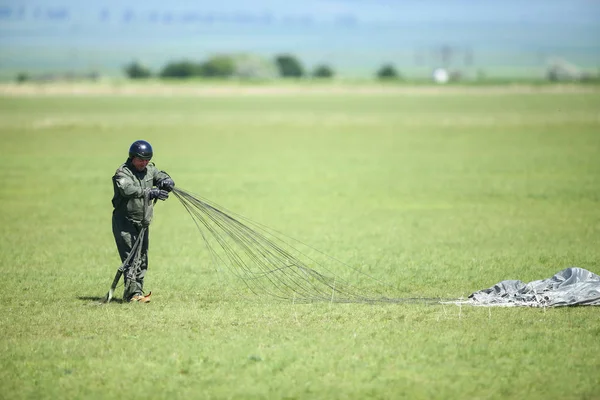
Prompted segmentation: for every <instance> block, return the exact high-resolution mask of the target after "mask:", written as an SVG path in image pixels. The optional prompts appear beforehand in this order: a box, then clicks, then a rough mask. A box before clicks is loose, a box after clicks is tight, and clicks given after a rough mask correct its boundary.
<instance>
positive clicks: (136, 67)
mask: <svg viewBox="0 0 600 400" xmlns="http://www.w3.org/2000/svg"><path fill="white" fill-rule="evenodd" d="M124 70H125V74H126V75H127V77H128V78H130V79H144V78H149V77H150V76H152V73H151V72H150V69H148V68H146V67H144V66H143V65H142V64H140V63H139V62H137V61H133V62H132V63H130V64H128V65H126V66H125V68H124Z"/></svg>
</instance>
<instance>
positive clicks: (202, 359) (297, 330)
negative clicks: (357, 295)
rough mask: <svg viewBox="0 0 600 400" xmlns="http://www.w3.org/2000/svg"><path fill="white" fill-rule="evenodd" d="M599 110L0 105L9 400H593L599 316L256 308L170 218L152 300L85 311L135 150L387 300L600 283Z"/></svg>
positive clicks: (396, 102)
mask: <svg viewBox="0 0 600 400" xmlns="http://www.w3.org/2000/svg"><path fill="white" fill-rule="evenodd" d="M599 110H600V93H598V92H596V93H562V94H560V93H552V94H548V93H537V94H536V93H531V94H511V93H510V92H507V93H496V94H494V95H489V94H485V93H479V94H477V93H470V94H460V93H458V92H456V91H455V92H453V93H452V94H441V95H431V94H429V95H427V94H422V95H420V94H418V93H413V94H402V93H397V94H380V95H376V94H371V95H362V96H361V95H351V94H347V95H326V94H312V95H311V94H303V95H302V96H297V97H294V96H290V95H282V96H277V95H273V94H272V95H264V96H259V95H253V96H233V95H229V96H226V95H224V96H218V97H210V96H206V97H192V96H177V95H175V96H154V97H151V96H148V97H142V96H80V97H68V96H56V97H51V96H44V97H37V98H36V97H25V96H24V97H18V96H15V97H3V98H0V139H1V145H0V160H1V161H2V166H3V176H2V185H0V201H1V204H2V212H0V274H1V275H0V276H1V278H2V284H3V288H2V294H0V321H1V322H0V337H1V339H0V367H1V368H0V393H1V395H0V397H1V398H6V399H19V398H35V399H39V398H170V399H173V398H182V399H187V398H311V399H312V398H323V399H330V398H356V399H364V398H386V399H392V398H411V399H419V398H439V399H449V398H528V399H549V398H557V399H559V398H560V399H598V398H600V356H598V354H600V328H599V325H598V309H597V308H594V307H589V308H586V307H579V308H563V309H548V310H542V309H497V308H494V309H485V308H472V307H466V306H463V307H462V308H459V307H456V306H453V305H452V306H449V305H445V306H442V305H436V306H429V305H419V304H416V305H415V304H413V305H411V304H405V305H390V304H382V305H379V304H378V305H364V304H335V303H334V304H329V303H317V304H294V303H285V302H277V301H274V300H272V301H264V300H259V299H256V298H253V297H252V296H250V295H248V294H246V293H245V292H243V290H242V286H241V285H240V284H239V283H237V282H235V280H234V279H232V277H230V276H227V275H225V276H222V274H220V273H217V272H215V268H214V266H213V265H211V264H210V262H209V257H208V255H207V254H206V251H205V249H204V247H203V245H202V242H201V237H200V235H199V234H198V232H197V231H196V230H195V227H194V226H193V224H192V222H191V220H190V219H189V217H187V214H185V211H184V210H183V208H182V207H181V206H180V205H179V204H178V203H177V201H176V200H175V199H170V200H169V201H167V202H165V203H161V204H159V205H158V206H157V208H156V212H155V222H154V223H153V225H152V229H151V236H150V241H151V245H150V270H149V273H148V276H147V280H146V288H147V289H149V290H152V292H153V302H152V303H150V304H148V305H141V304H120V303H118V302H116V303H111V304H110V305H108V306H98V305H96V303H95V301H94V300H93V299H94V298H97V297H100V296H102V295H104V293H105V292H106V290H107V289H108V286H109V285H110V282H111V280H112V277H113V274H114V272H115V269H116V268H117V266H118V265H119V260H118V256H117V252H116V249H115V246H114V242H113V238H112V234H111V228H110V213H111V205H110V198H111V195H112V186H111V181H110V177H111V176H112V174H113V172H114V170H115V169H116V168H117V167H118V165H119V164H120V163H121V162H123V161H124V159H125V157H126V152H127V149H128V146H129V144H130V143H131V142H132V141H134V140H136V139H139V138H144V139H146V140H149V141H150V142H151V143H152V144H153V146H154V149H155V162H156V164H157V165H158V166H159V167H160V168H163V169H165V170H167V171H168V172H169V173H170V174H171V175H172V176H173V177H174V179H175V181H176V182H177V185H178V186H180V187H183V188H186V189H188V190H191V191H193V192H195V193H198V194H201V195H202V196H204V197H207V198H209V199H211V200H213V201H216V202H217V203H219V204H221V205H223V206H225V207H226V208H228V209H230V210H234V211H236V212H237V213H240V214H242V215H245V216H247V217H249V218H251V219H253V220H255V221H259V222H261V223H264V224H266V225H267V226H270V227H272V228H275V229H277V230H279V231H281V232H284V233H286V234H288V235H290V236H292V237H295V238H297V239H300V240H302V241H303V242H305V243H307V244H310V245H312V246H314V247H317V248H319V249H320V250H322V251H324V252H325V253H327V254H330V255H332V256H334V257H336V258H338V259H341V260H344V261H346V262H347V263H349V264H350V265H351V266H353V267H356V268H359V269H360V270H361V271H364V272H367V273H369V274H370V275H372V276H373V277H375V278H377V279H380V280H384V281H385V282H387V283H389V284H391V285H392V286H393V287H394V288H395V289H394V295H396V296H397V297H415V296H422V297H451V298H458V297H461V296H467V295H468V294H470V293H472V292H474V291H476V290H479V289H482V288H486V287H489V286H491V285H493V284H494V283H496V282H498V281H500V280H504V279H521V280H523V281H530V280H534V279H541V278H546V277H549V276H551V275H552V274H554V273H555V272H557V271H559V270H561V269H563V268H566V267H569V266H579V267H583V268H587V269H589V270H591V271H594V272H596V273H600V246H599V245H598V243H599V242H600V162H599V159H598V155H599V154H600V136H599V135H600V133H599V132H600V112H599ZM222 278H225V279H222ZM357 279H358V278H357ZM360 282H361V284H365V285H368V284H369V283H368V282H364V281H360ZM119 295H120V292H119Z"/></svg>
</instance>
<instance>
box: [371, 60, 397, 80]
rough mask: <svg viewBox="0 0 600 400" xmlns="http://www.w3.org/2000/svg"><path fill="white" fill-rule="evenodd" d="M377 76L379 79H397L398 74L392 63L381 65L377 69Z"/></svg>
mask: <svg viewBox="0 0 600 400" xmlns="http://www.w3.org/2000/svg"><path fill="white" fill-rule="evenodd" d="M377 78H379V79H398V78H400V74H398V71H396V68H394V66H393V65H392V64H385V65H382V66H381V68H379V70H378V71H377Z"/></svg>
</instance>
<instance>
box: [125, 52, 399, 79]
mask: <svg viewBox="0 0 600 400" xmlns="http://www.w3.org/2000/svg"><path fill="white" fill-rule="evenodd" d="M124 71H125V74H126V75H127V77H129V78H131V79H144V78H150V77H154V76H156V77H159V78H173V79H186V78H193V77H204V78H231V77H241V78H277V77H280V78H304V77H312V78H319V79H328V78H333V77H334V76H335V71H334V69H333V68H332V67H331V66H330V65H327V64H319V65H317V66H315V67H314V68H313V69H312V70H310V71H307V69H306V68H305V67H304V65H303V64H302V62H301V61H300V60H299V59H298V58H297V57H295V56H294V55H291V54H279V55H277V56H275V57H274V59H273V60H272V61H270V60H265V59H262V58H260V57H258V56H252V55H215V56H212V57H209V58H208V59H207V60H205V61H202V62H196V61H191V60H179V61H171V62H169V63H167V64H166V65H165V66H164V67H163V68H162V69H161V70H160V71H158V72H157V73H153V72H152V71H151V70H150V68H148V67H146V66H144V65H142V64H141V63H140V62H138V61H133V62H131V63H130V64H128V65H126V66H125V68H124ZM375 75H376V77H378V78H380V79H399V78H400V74H399V73H398V71H397V70H396V69H395V68H394V66H393V65H391V64H385V65H382V66H381V68H380V69H379V70H377V71H376V74H375Z"/></svg>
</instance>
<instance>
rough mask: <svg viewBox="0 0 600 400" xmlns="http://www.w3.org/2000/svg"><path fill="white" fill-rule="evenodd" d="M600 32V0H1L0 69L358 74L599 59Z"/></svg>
mask: <svg viewBox="0 0 600 400" xmlns="http://www.w3.org/2000/svg"><path fill="white" fill-rule="evenodd" d="M598 38H600V0H503V1H498V0H404V1H390V0H372V1H359V0H304V1H299V2H290V1H265V0H263V1H261V0H252V1H249V0H248V1H244V0H227V1H221V2H218V1H202V0H200V1H190V0H170V1H159V0H145V1H133V0H104V1H81V0H37V1H33V0H19V1H17V0H10V1H7V0H0V76H1V75H2V73H3V72H4V73H5V74H7V73H12V71H16V70H22V69H27V68H29V69H32V68H33V69H36V70H43V69H44V68H46V69H53V70H59V69H72V70H81V69H98V70H102V71H112V72H116V71H119V69H120V68H121V67H122V65H123V64H124V63H125V62H127V61H129V60H131V59H140V60H142V61H144V62H145V63H147V64H149V65H151V66H156V67H158V66H159V65H161V64H164V63H165V62H167V61H170V60H172V59H174V58H192V59H200V58H203V57H206V56H208V55H210V54H213V53H217V52H246V53H253V54H259V55H262V56H264V57H272V55H273V54H276V53H279V52H291V53H294V54H297V55H298V56H299V57H302V58H303V59H304V60H306V62H307V63H308V64H315V63H322V62H328V63H331V64H334V65H335V66H336V67H337V69H339V70H340V71H346V72H347V73H348V74H350V75H352V74H355V75H360V74H363V73H367V71H369V70H371V69H372V68H373V67H374V66H375V65H376V64H378V63H381V62H386V61H387V62H393V63H398V64H401V65H402V66H403V67H404V68H405V69H410V68H413V69H418V68H420V67H422V68H423V69H425V68H430V67H432V66H433V64H435V63H436V62H437V61H436V59H435V51H436V50H435V49H436V48H439V47H441V46H453V47H456V48H457V49H461V51H467V52H471V53H472V55H473V56H472V58H473V59H474V60H475V63H476V64H478V65H479V66H480V67H483V66H485V67H487V68H492V67H494V66H495V67H504V68H513V67H515V68H525V69H527V68H533V67H536V66H537V67H539V66H540V65H541V64H543V59H544V58H545V57H549V56H559V57H564V58H566V59H568V60H570V61H572V62H574V63H577V64H579V65H583V66H586V67H594V68H597V67H598V65H600V40H599V39H598Z"/></svg>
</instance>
